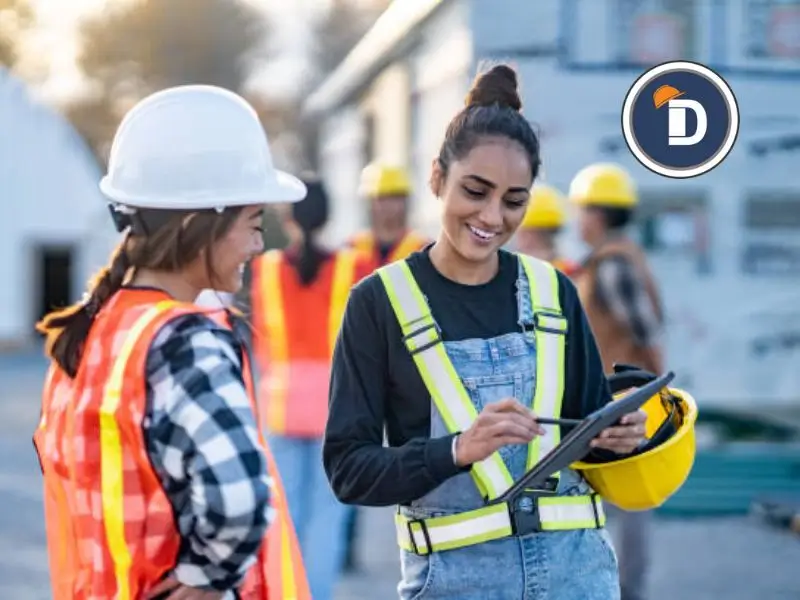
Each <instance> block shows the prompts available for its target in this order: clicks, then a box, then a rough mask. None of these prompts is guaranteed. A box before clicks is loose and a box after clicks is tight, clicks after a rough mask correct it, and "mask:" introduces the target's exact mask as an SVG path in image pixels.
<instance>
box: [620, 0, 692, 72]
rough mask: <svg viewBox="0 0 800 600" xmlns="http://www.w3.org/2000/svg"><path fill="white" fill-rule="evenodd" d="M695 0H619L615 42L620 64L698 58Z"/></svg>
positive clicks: (654, 62)
mask: <svg viewBox="0 0 800 600" xmlns="http://www.w3.org/2000/svg"><path fill="white" fill-rule="evenodd" d="M697 10H698V3H697V2H696V1H695V0H616V2H615V15H614V16H615V18H613V19H611V21H610V22H611V27H612V29H613V31H612V32H611V36H610V38H611V40H613V41H612V43H614V44H615V59H616V62H617V63H619V64H631V65H637V66H638V65H654V64H658V63H661V62H665V61H668V60H676V59H689V60H692V59H696V58H697V55H698V45H697V26H698V23H697Z"/></svg>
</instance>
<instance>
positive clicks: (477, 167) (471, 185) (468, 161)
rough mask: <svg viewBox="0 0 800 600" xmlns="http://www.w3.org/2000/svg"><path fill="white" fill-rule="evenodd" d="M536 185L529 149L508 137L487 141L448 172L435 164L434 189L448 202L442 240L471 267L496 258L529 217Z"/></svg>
mask: <svg viewBox="0 0 800 600" xmlns="http://www.w3.org/2000/svg"><path fill="white" fill-rule="evenodd" d="M532 184H533V175H532V173H531V163H530V160H529V158H528V156H527V155H526V154H525V150H524V149H523V148H522V146H520V145H519V144H518V143H517V142H515V141H513V140H510V139H507V138H486V139H485V140H481V141H480V142H479V143H478V144H477V145H475V146H474V147H473V148H472V150H471V151H470V152H469V153H468V154H467V155H466V156H464V158H463V159H461V160H456V161H453V162H452V163H451V164H450V166H449V169H448V171H447V173H446V174H445V172H444V171H443V170H442V167H441V165H440V164H439V162H438V161H434V166H433V173H432V175H431V188H432V190H433V193H434V194H435V195H437V196H439V197H440V198H441V199H442V202H443V214H442V234H443V235H442V238H441V239H442V241H444V242H446V243H447V244H448V245H449V246H450V247H451V248H452V249H453V250H454V251H455V252H456V254H458V255H459V257H460V258H461V259H462V260H464V261H467V262H470V263H483V262H486V261H488V260H491V259H492V258H493V257H494V254H495V253H496V252H497V250H498V249H499V248H500V247H501V246H503V245H504V244H505V243H506V242H508V240H509V238H510V237H511V236H512V235H513V234H514V232H515V231H516V230H517V228H518V227H519V225H520V223H521V222H522V219H523V217H524V216H525V208H526V206H527V204H528V198H529V196H530V188H531V185H532Z"/></svg>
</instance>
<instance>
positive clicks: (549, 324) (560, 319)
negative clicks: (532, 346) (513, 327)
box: [533, 309, 569, 335]
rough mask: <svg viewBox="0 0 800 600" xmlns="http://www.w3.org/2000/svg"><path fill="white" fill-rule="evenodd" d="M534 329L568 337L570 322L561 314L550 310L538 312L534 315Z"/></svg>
mask: <svg viewBox="0 0 800 600" xmlns="http://www.w3.org/2000/svg"><path fill="white" fill-rule="evenodd" d="M533 327H534V329H535V330H536V331H542V332H544V333H554V334H556V335H567V331H568V329H569V321H568V320H567V318H566V317H565V316H564V315H562V314H561V313H560V312H556V311H554V310H550V309H544V310H537V311H536V312H534V313H533Z"/></svg>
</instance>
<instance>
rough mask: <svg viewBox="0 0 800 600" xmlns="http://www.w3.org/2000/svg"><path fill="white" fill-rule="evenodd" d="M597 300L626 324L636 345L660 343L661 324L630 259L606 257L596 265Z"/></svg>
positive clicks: (645, 345)
mask: <svg viewBox="0 0 800 600" xmlns="http://www.w3.org/2000/svg"><path fill="white" fill-rule="evenodd" d="M596 290H597V298H598V300H599V302H600V303H601V304H602V305H603V306H605V307H607V308H608V310H610V311H611V313H612V314H613V315H614V316H615V317H616V318H617V319H619V320H620V321H621V322H622V323H624V324H626V325H627V326H628V328H629V329H630V332H631V335H632V336H633V339H634V341H635V342H636V344H637V345H639V346H641V347H645V348H646V347H652V346H655V345H657V344H658V343H659V341H660V336H661V330H662V323H661V320H660V319H659V317H658V313H657V311H656V307H655V306H653V302H652V300H651V299H650V296H649V295H648V293H647V290H645V287H644V283H643V282H642V281H641V280H640V278H639V275H638V274H637V273H636V270H635V269H634V266H633V264H632V263H631V261H630V260H628V259H627V258H625V257H622V256H612V257H609V258H604V259H603V260H601V261H600V262H599V263H598V265H597V281H596Z"/></svg>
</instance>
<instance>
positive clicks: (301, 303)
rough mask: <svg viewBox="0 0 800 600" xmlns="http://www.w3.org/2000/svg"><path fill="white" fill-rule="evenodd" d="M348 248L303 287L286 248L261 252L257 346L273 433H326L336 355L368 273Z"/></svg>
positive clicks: (255, 288) (255, 294)
mask: <svg viewBox="0 0 800 600" xmlns="http://www.w3.org/2000/svg"><path fill="white" fill-rule="evenodd" d="M361 264H363V263H362V262H361V261H359V258H358V255H357V253H356V252H354V251H352V250H349V249H346V250H340V251H338V252H336V253H335V254H334V255H333V258H332V259H331V260H327V261H325V262H324V263H323V264H322V266H321V267H320V271H319V273H318V275H317V278H316V279H315V280H314V281H313V282H312V283H311V284H310V285H306V286H303V285H302V284H301V282H300V279H299V277H298V276H297V272H296V270H295V268H294V267H293V266H292V265H291V264H290V262H289V260H288V259H287V257H286V254H285V253H284V252H283V251H281V250H270V251H268V252H265V253H264V254H262V255H261V256H260V257H258V258H257V259H255V260H254V261H253V263H252V265H253V270H252V273H253V276H252V295H251V300H252V307H253V317H252V319H253V324H254V329H255V334H254V336H253V348H254V351H255V355H256V357H257V359H256V360H257V361H258V364H259V370H260V373H259V374H260V381H259V388H258V389H259V399H260V400H261V402H262V406H263V407H264V416H265V418H266V421H265V423H263V426H264V427H266V428H267V429H268V430H269V431H271V432H273V433H278V434H282V435H288V436H294V437H320V436H322V435H323V433H324V431H325V422H326V421H327V418H328V386H329V384H330V369H331V358H332V356H333V347H334V345H335V343H336V337H337V335H338V334H339V328H340V327H341V323H342V318H343V317H344V310H345V306H346V304H347V298H348V297H349V294H350V288H351V287H352V286H353V284H354V283H355V282H356V281H358V279H359V278H360V275H359V274H360V273H361V272H362V271H363V275H366V274H367V271H366V270H365V267H364V268H362V267H361V266H360V265H361Z"/></svg>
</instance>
